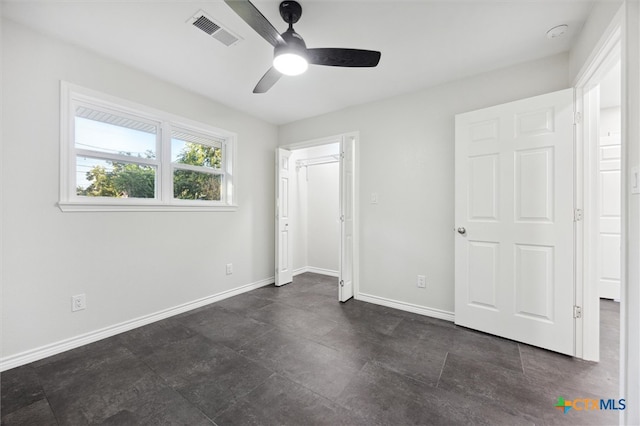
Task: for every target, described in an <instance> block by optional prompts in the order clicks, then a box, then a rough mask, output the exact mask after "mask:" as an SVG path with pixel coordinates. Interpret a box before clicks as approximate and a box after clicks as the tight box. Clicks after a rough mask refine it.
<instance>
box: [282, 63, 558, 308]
mask: <svg viewBox="0 0 640 426" xmlns="http://www.w3.org/2000/svg"><path fill="white" fill-rule="evenodd" d="M568 59H569V58H568V55H567V54H560V55H556V56H552V57H549V58H544V59H541V60H538V61H534V62H530V63H525V64H521V65H518V66H515V67H511V68H507V69H503V70H499V71H494V72H491V73H487V74H482V75H478V76H475V77H472V78H468V79H464V80H460V81H456V82H452V83H448V84H445V85H442V86H439V87H435V88H431V89H426V90H423V91H418V92H415V93H411V94H407V95H404V96H398V97H394V98H391V99H387V100H384V101H379V102H374V103H369V104H366V105H362V106H357V107H352V108H348V109H345V110H342V111H338V112H334V113H330V114H326V115H323V116H319V117H315V118H311V119H307V120H302V121H298V122H295V123H291V124H288V125H284V126H281V127H280V129H279V140H280V144H281V145H287V144H290V143H293V142H298V141H303V140H311V139H315V138H320V137H324V136H328V135H335V134H341V133H347V132H351V131H359V132H360V170H359V176H360V200H361V201H360V206H359V210H360V224H361V225H360V240H359V242H358V243H359V245H360V265H359V267H360V287H359V291H360V292H361V293H364V294H368V295H373V296H377V297H379V298H380V297H381V298H386V299H390V300H393V301H399V302H404V303H409V304H413V305H417V306H420V307H424V308H427V309H435V310H439V311H445V312H452V311H453V309H454V291H453V290H454V282H453V274H454V267H453V241H454V240H453V238H454V233H453V228H454V225H455V224H454V223H453V216H454V215H453V208H454V198H453V183H454V170H453V164H454V161H453V152H454V151H453V148H454V116H455V114H458V113H462V112H466V111H471V110H475V109H479V108H483V107H488V106H491V105H496V104H501V103H505V102H509V101H513V100H517V99H521V98H526V97H530V96H535V95H539V94H543V93H547V92H552V91H555V90H560V89H565V88H567V87H569V86H570V84H569V81H568V78H567V77H568V66H569V61H568ZM372 192H376V193H377V194H378V200H379V202H378V204H370V203H369V200H370V194H371V193H372ZM418 274H424V275H426V277H427V289H426V290H423V289H418V288H417V287H416V276H417V275H418Z"/></svg>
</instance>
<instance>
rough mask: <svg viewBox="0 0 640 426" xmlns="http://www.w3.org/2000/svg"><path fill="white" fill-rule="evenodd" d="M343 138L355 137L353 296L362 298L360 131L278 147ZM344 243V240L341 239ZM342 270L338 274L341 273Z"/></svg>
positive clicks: (321, 143)
mask: <svg viewBox="0 0 640 426" xmlns="http://www.w3.org/2000/svg"><path fill="white" fill-rule="evenodd" d="M343 138H353V156H354V163H353V178H354V184H353V185H354V188H353V259H352V260H353V264H352V265H351V270H352V271H353V298H354V299H359V298H360V132H358V131H353V132H346V133H340V134H337V135H332V136H325V137H322V138H317V139H310V140H306V141H300V142H294V143H290V144H287V145H279V146H278V147H277V148H282V149H288V150H290V151H295V150H298V149H304V148H311V147H314V146H321V145H328V144H332V143H339V142H342V139H343ZM344 184H345V183H344V182H341V186H342V187H341V190H345V189H346V188H345V187H343V185H344ZM340 244H342V240H341V241H340ZM340 272H341V271H340V270H339V271H338V274H340Z"/></svg>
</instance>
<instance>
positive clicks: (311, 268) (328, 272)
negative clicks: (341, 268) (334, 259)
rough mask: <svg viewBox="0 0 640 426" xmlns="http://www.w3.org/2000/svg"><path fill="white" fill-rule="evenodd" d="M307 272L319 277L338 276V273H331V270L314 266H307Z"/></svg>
mask: <svg viewBox="0 0 640 426" xmlns="http://www.w3.org/2000/svg"><path fill="white" fill-rule="evenodd" d="M307 272H312V273H314V274H320V275H327V276H329V277H336V278H337V277H339V276H340V272H338V271H333V270H331V269H324V268H316V267H315V266H307Z"/></svg>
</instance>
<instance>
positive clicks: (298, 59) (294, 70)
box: [273, 52, 309, 75]
mask: <svg viewBox="0 0 640 426" xmlns="http://www.w3.org/2000/svg"><path fill="white" fill-rule="evenodd" d="M273 67H274V68H275V69H277V70H278V71H280V72H281V73H282V74H284V75H300V74H302V73H304V72H305V71H306V70H307V68H309V62H308V61H307V58H305V57H304V56H302V55H300V54H298V53H295V52H282V53H280V54H279V55H276V57H275V58H273Z"/></svg>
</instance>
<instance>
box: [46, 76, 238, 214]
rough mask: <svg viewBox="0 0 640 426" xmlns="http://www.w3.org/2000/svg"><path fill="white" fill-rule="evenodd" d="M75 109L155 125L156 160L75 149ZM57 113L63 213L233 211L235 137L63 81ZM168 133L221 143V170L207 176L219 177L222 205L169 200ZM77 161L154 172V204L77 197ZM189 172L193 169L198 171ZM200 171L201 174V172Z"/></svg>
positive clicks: (171, 197) (150, 200)
mask: <svg viewBox="0 0 640 426" xmlns="http://www.w3.org/2000/svg"><path fill="white" fill-rule="evenodd" d="M78 105H82V106H86V107H89V108H95V109H97V110H99V111H104V112H108V113H111V114H116V115H122V116H125V117H128V118H132V119H136V120H141V121H143V122H145V123H149V124H155V125H157V129H158V133H157V134H156V158H155V159H146V158H140V157H129V156H125V155H120V154H112V153H105V152H101V151H98V150H96V151H93V150H91V149H84V148H76V145H75V117H76V106H78ZM60 112H61V114H60V115H61V121H60V194H59V201H58V207H59V208H60V210H62V211H63V212H67V211H234V210H237V208H238V206H237V203H236V200H237V190H236V187H235V182H236V180H237V178H236V176H235V169H236V164H235V160H236V145H237V143H236V141H237V135H236V134H235V133H232V132H229V131H226V130H222V129H219V128H216V127H213V126H210V125H208V124H204V123H199V122H196V121H193V120H190V119H186V118H184V117H180V116H177V115H174V114H171V113H168V112H165V111H160V110H157V109H154V108H151V107H147V106H144V105H141V104H137V103H134V102H131V101H127V100H124V99H120V98H117V97H114V96H110V95H106V94H104V93H100V92H97V91H94V90H91V89H87V88H84V87H81V86H77V85H74V84H71V83H68V82H65V81H61V85H60ZM172 129H176V130H179V131H182V132H187V133H192V134H195V135H199V136H201V137H206V138H209V139H211V140H212V141H215V142H219V143H220V145H221V150H222V164H221V167H220V168H219V169H209V172H211V171H213V173H212V174H219V175H222V182H223V185H222V188H221V191H220V192H221V200H182V199H177V198H174V193H173V191H174V189H173V171H174V163H173V161H172V152H171V139H172ZM78 155H80V156H86V157H89V158H94V159H98V160H108V161H117V162H124V163H132V164H140V165H151V166H153V167H155V168H156V173H155V198H115V197H88V196H80V195H77V186H76V158H77V156H78ZM193 167H194V168H195V169H198V166H193ZM180 168H182V166H180ZM189 169H191V168H189ZM202 169H205V167H203V168H202ZM196 171H202V170H196Z"/></svg>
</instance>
